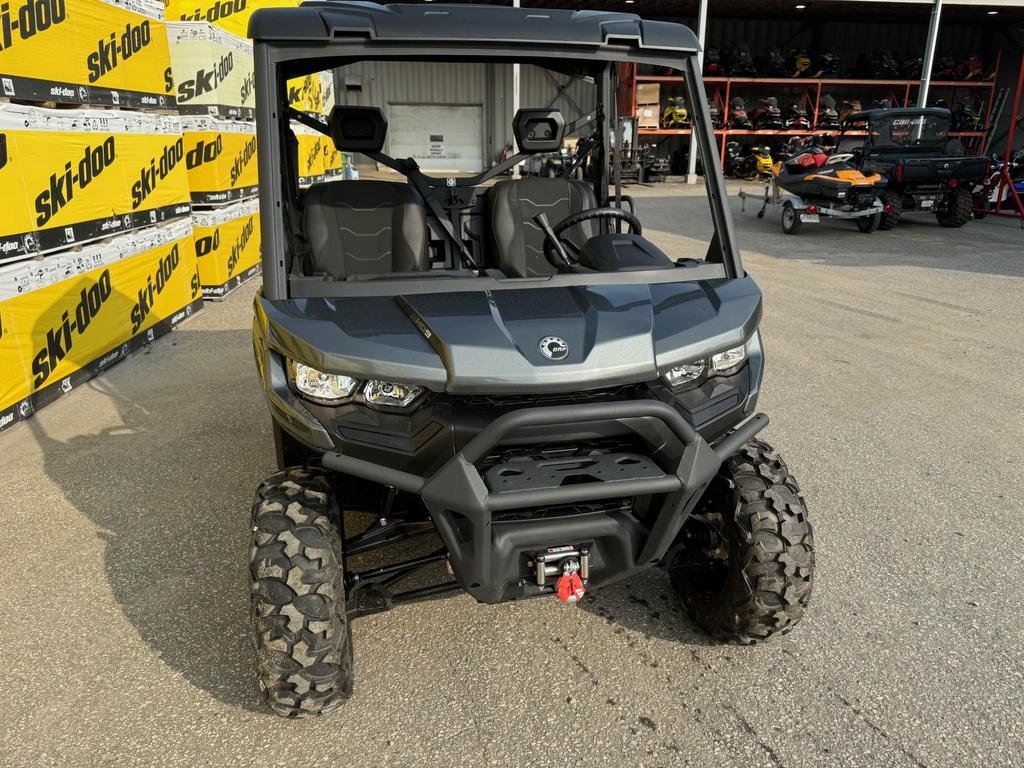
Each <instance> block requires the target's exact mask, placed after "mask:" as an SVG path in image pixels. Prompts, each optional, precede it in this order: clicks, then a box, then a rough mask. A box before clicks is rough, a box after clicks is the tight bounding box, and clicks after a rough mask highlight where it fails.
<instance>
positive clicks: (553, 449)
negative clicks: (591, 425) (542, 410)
mask: <svg viewBox="0 0 1024 768" xmlns="http://www.w3.org/2000/svg"><path fill="white" fill-rule="evenodd" d="M647 451H648V449H647V447H646V446H645V445H644V444H643V442H642V441H641V440H640V439H639V438H637V437H635V436H629V435H622V436H618V437H605V438H600V439H596V440H577V441H575V442H572V443H544V444H543V445H498V446H495V447H494V448H493V449H492V450H491V452H490V453H488V454H487V455H486V456H484V457H483V458H481V459H480V460H479V461H478V462H477V463H476V468H477V470H478V471H479V472H480V474H481V475H484V474H486V473H487V470H489V469H491V467H494V466H495V465H497V464H507V463H509V462H513V461H515V460H516V459H520V460H523V459H525V460H528V461H542V460H544V459H570V458H575V457H581V458H582V457H584V456H588V455H589V454H592V453H641V454H644V453H647Z"/></svg>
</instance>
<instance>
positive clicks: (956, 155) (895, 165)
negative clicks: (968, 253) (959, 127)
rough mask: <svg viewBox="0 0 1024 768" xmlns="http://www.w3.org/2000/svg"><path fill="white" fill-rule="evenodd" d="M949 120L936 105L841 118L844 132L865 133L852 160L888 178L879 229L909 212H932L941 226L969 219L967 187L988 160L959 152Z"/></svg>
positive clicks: (892, 224)
mask: <svg viewBox="0 0 1024 768" xmlns="http://www.w3.org/2000/svg"><path fill="white" fill-rule="evenodd" d="M949 124H950V112H949V110H948V109H945V108H942V107H927V108H910V107H908V108H898V109H870V110H866V111H863V112H855V113H854V114H852V115H850V116H849V117H847V118H846V119H845V120H844V121H843V132H844V133H845V132H847V131H850V130H855V131H859V130H863V131H865V133H866V138H865V139H864V143H863V145H862V146H859V147H857V148H856V149H854V151H853V158H854V163H855V164H856V165H858V166H859V167H860V169H861V170H862V171H863V172H865V173H879V174H881V175H882V176H884V177H886V179H888V184H887V186H886V190H885V192H883V193H882V195H881V199H882V203H883V204H884V205H885V210H884V211H883V213H882V218H881V222H880V223H879V225H878V228H879V229H892V228H893V227H895V226H896V224H897V223H898V222H899V220H900V217H901V216H902V215H903V214H904V213H909V212H912V211H920V212H923V213H931V214H934V215H935V218H936V219H937V220H938V222H939V224H941V225H942V226H944V227H962V226H963V225H964V224H966V223H967V222H968V221H970V220H971V218H972V214H971V210H972V208H973V200H972V198H971V189H972V188H973V187H974V185H975V184H976V183H977V182H978V181H980V180H981V179H984V178H985V177H986V176H987V174H988V160H987V159H986V158H985V157H975V156H968V155H965V154H964V149H963V146H962V145H961V144H960V142H959V141H957V140H955V139H954V140H952V141H951V140H950V138H949Z"/></svg>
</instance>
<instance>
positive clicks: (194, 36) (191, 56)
mask: <svg viewBox="0 0 1024 768" xmlns="http://www.w3.org/2000/svg"><path fill="white" fill-rule="evenodd" d="M167 41H168V46H169V49H170V57H171V70H172V72H173V77H174V88H175V98H176V100H177V106H178V113H179V114H182V115H212V116H214V117H241V118H245V119H250V120H251V119H252V118H253V117H254V108H255V106H256V92H255V79H254V75H253V59H252V43H251V42H250V41H248V40H243V39H242V38H241V37H238V36H236V35H233V34H231V33H230V32H226V31H224V30H223V29H220V28H218V27H215V26H213V25H212V24H208V23H206V22H193V21H176V22H169V23H168V24H167Z"/></svg>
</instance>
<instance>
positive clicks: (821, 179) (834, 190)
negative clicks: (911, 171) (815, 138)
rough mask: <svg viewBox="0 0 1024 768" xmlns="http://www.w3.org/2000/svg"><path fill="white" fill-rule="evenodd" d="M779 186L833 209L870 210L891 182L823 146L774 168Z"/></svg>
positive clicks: (777, 164) (800, 154) (779, 163)
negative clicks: (832, 153) (864, 170)
mask: <svg viewBox="0 0 1024 768" xmlns="http://www.w3.org/2000/svg"><path fill="white" fill-rule="evenodd" d="M772 174H773V176H774V177H775V183H776V184H777V185H778V186H779V187H781V188H782V189H784V190H786V191H787V192H789V193H791V194H793V195H797V196H798V197H800V198H803V199H804V200H807V201H812V202H816V203H818V204H821V205H827V206H829V207H834V206H840V205H843V206H852V207H853V208H854V209H858V208H862V207H863V208H870V207H871V206H873V205H874V204H875V201H876V199H877V197H878V193H879V192H880V191H881V190H882V189H883V188H884V187H885V185H886V183H887V180H886V178H885V177H884V176H882V175H881V174H878V173H872V174H868V175H865V174H863V173H861V172H860V171H859V170H858V169H857V168H856V167H855V166H854V165H853V164H851V163H849V162H847V156H844V155H829V154H828V153H827V152H826V151H825V149H824V148H823V147H821V146H819V145H814V146H810V147H808V148H806V149H805V150H804V151H803V152H800V153H799V154H797V155H794V156H793V157H791V158H789V159H788V160H784V161H779V162H777V163H776V164H775V165H774V166H773V168H772Z"/></svg>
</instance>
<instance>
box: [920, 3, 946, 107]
mask: <svg viewBox="0 0 1024 768" xmlns="http://www.w3.org/2000/svg"><path fill="white" fill-rule="evenodd" d="M941 16H942V0H935V5H933V6H932V20H931V23H930V24H929V25H928V43H927V45H926V46H925V49H924V63H923V65H922V67H921V90H920V92H919V93H918V95H917V106H919V107H927V106H928V86H930V85H931V82H932V62H933V61H934V60H935V46H936V44H937V43H938V42H939V18H940V17H941Z"/></svg>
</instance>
